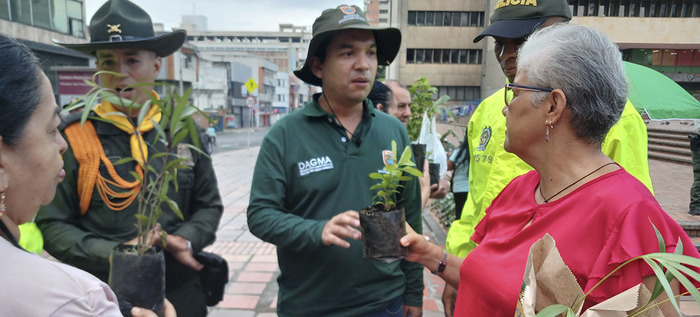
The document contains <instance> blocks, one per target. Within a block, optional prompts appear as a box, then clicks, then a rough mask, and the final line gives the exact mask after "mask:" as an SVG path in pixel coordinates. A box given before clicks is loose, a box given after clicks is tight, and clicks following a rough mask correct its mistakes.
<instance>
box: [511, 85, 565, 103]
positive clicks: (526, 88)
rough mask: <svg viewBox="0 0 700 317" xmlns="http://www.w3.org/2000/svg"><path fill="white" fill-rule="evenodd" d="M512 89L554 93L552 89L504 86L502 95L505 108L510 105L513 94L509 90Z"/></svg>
mask: <svg viewBox="0 0 700 317" xmlns="http://www.w3.org/2000/svg"><path fill="white" fill-rule="evenodd" d="M513 88H517V89H522V90H525V91H537V92H552V91H554V89H551V88H542V87H533V86H524V85H518V84H506V89H505V93H504V96H505V102H506V106H508V105H510V101H511V100H513V93H512V91H511V90H513Z"/></svg>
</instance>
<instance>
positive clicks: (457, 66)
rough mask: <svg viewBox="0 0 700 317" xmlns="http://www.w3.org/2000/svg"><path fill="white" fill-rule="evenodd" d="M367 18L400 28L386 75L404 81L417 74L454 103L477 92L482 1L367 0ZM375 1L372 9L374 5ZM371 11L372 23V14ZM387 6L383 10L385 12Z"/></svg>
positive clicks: (471, 99)
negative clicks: (477, 40)
mask: <svg viewBox="0 0 700 317" xmlns="http://www.w3.org/2000/svg"><path fill="white" fill-rule="evenodd" d="M365 3H366V6H367V8H368V9H367V10H368V11H370V13H368V15H369V16H372V18H370V17H368V19H370V20H372V23H373V24H375V25H380V26H392V27H396V28H399V29H401V33H402V36H403V41H402V43H401V50H400V51H399V55H398V56H397V58H396V59H395V60H394V62H393V63H392V64H391V65H390V66H389V67H388V68H387V72H386V76H387V78H389V79H395V80H398V81H400V82H401V83H403V84H405V85H407V86H410V85H412V84H413V82H414V81H415V80H416V79H417V78H420V77H426V78H427V79H428V82H429V83H430V84H431V85H433V86H434V87H436V88H437V89H438V94H439V95H444V94H447V95H449V96H450V97H451V100H450V101H449V104H453V105H460V104H465V103H469V102H474V101H475V100H479V98H481V90H480V86H481V73H482V63H483V60H484V56H483V45H482V44H481V43H478V44H474V43H472V41H471V39H473V38H474V37H476V36H477V35H478V34H479V33H480V32H481V31H482V30H483V28H484V24H485V19H486V18H485V9H486V3H485V2H483V1H463V0H431V1H421V0H367V1H366V2H365ZM375 7H376V9H374V8H375ZM375 10H378V12H376V19H377V20H376V21H377V22H376V23H375V22H374V19H375V18H374V16H375V12H374V11H375ZM385 10H386V11H388V12H385Z"/></svg>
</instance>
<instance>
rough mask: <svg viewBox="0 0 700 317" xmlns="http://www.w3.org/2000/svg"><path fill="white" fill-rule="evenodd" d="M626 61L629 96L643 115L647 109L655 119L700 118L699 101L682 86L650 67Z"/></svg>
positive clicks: (650, 116)
mask: <svg viewBox="0 0 700 317" xmlns="http://www.w3.org/2000/svg"><path fill="white" fill-rule="evenodd" d="M623 63H624V67H625V72H626V73H627V81H629V95H628V98H629V99H630V101H631V102H632V104H633V105H634V107H635V108H636V109H637V111H639V113H640V114H642V113H643V112H646V113H647V114H648V115H649V118H651V119H652V120H669V119H700V101H698V100H697V99H695V97H693V96H692V95H691V94H690V93H688V92H687V91H686V90H685V89H683V87H681V86H679V85H678V84H677V83H676V82H674V81H673V80H671V79H670V78H668V77H667V76H666V75H664V74H662V73H659V72H657V71H655V70H653V69H651V68H649V67H646V66H642V65H639V64H634V63H630V62H623Z"/></svg>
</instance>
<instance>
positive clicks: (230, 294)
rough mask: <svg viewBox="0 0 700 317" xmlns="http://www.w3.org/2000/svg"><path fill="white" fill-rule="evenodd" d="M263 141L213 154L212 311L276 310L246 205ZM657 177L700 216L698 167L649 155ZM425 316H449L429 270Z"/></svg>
mask: <svg viewBox="0 0 700 317" xmlns="http://www.w3.org/2000/svg"><path fill="white" fill-rule="evenodd" d="M258 150H259V147H251V148H250V149H244V150H237V151H231V152H226V153H220V154H215V155H213V160H214V168H215V169H216V173H217V178H218V181H219V189H220V191H221V197H222V199H223V202H224V214H223V217H222V219H221V224H220V226H219V230H218V232H217V241H216V242H215V243H214V244H213V245H212V246H210V247H208V248H207V251H210V252H214V253H218V254H221V255H222V256H223V257H224V258H226V260H227V261H228V263H229V269H230V281H229V284H228V286H227V288H226V295H225V297H224V300H223V301H222V302H221V303H219V305H218V306H216V307H213V308H211V310H210V314H209V316H212V317H224V316H231V317H233V316H236V317H257V316H259V317H264V316H276V314H275V304H276V302H277V290H278V288H277V282H276V279H277V276H278V275H279V270H278V267H277V256H276V251H275V246H274V245H271V244H269V243H265V242H262V241H261V240H260V239H258V238H256V237H255V236H253V235H252V234H251V233H250V232H249V231H248V226H247V222H246V208H247V206H248V200H249V194H250V184H251V181H252V177H253V168H254V166H255V160H256V157H257V154H258ZM649 165H650V172H651V176H652V182H653V185H654V189H655V192H656V196H657V199H658V200H659V202H660V204H661V206H662V207H663V208H664V209H665V210H666V211H667V212H669V213H670V214H672V215H673V216H674V218H676V219H679V218H681V219H682V220H695V221H699V220H700V216H690V215H688V214H687V212H688V202H689V188H690V185H691V184H692V178H693V172H692V167H691V166H687V165H677V164H672V163H666V162H660V161H654V160H651V161H649ZM423 219H424V225H423V228H424V231H425V234H426V235H427V236H428V237H430V239H431V241H433V242H436V243H438V244H441V245H444V235H445V233H444V232H443V231H442V229H441V228H440V227H439V226H438V225H437V224H436V223H435V220H434V219H433V217H432V216H430V215H429V214H424V215H423ZM424 282H425V291H424V301H423V309H424V312H423V316H426V317H440V316H444V314H443V311H444V310H443V306H442V301H441V299H440V296H441V294H442V290H443V289H444V285H445V283H444V282H443V281H442V280H441V279H440V278H438V277H436V276H434V275H432V274H430V273H429V272H428V271H427V270H425V271H424ZM681 307H682V311H683V312H684V313H685V314H686V315H690V316H700V309H698V307H697V305H696V304H695V303H694V302H692V301H690V300H684V301H681Z"/></svg>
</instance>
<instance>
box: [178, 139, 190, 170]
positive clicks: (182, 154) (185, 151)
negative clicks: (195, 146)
mask: <svg viewBox="0 0 700 317" xmlns="http://www.w3.org/2000/svg"><path fill="white" fill-rule="evenodd" d="M177 157H178V158H181V159H185V162H184V164H185V165H187V166H194V160H193V159H192V151H191V150H190V148H188V147H187V145H184V144H178V145H177Z"/></svg>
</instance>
